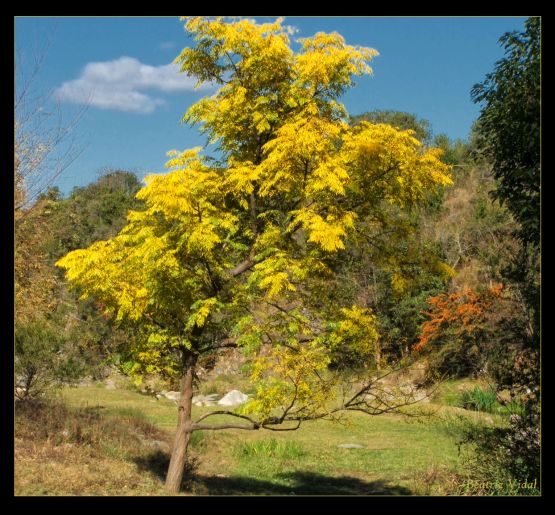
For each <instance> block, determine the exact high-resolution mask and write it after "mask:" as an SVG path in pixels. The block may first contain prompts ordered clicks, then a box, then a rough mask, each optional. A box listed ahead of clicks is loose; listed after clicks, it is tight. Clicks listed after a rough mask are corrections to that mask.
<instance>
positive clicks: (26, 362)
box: [15, 319, 84, 399]
mask: <svg viewBox="0 0 555 515" xmlns="http://www.w3.org/2000/svg"><path fill="white" fill-rule="evenodd" d="M83 373H84V369H83V367H82V364H81V363H80V360H79V358H78V356H77V355H76V354H75V353H74V352H72V350H71V348H70V345H69V342H68V341H67V340H66V338H65V337H64V336H63V335H62V334H61V332H60V330H59V328H56V327H55V326H54V324H52V323H51V322H50V321H48V320H44V319H39V320H34V321H31V322H29V323H28V324H25V325H22V324H16V326H15V395H16V397H18V398H21V399H22V398H26V397H40V396H43V395H45V394H46V393H47V392H48V391H49V390H51V389H52V388H53V387H55V386H56V385H57V384H59V383H64V382H65V383H71V382H73V381H75V380H77V379H78V378H79V377H80V376H82V374H83Z"/></svg>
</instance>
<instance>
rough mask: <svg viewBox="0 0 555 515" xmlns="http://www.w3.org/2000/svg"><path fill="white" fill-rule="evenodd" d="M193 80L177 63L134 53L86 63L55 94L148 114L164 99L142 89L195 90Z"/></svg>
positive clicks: (82, 102)
mask: <svg viewBox="0 0 555 515" xmlns="http://www.w3.org/2000/svg"><path fill="white" fill-rule="evenodd" d="M194 84H195V80H194V79H192V78H190V77H187V76H186V75H185V74H183V73H179V67H178V65H176V64H166V65H162V66H150V65H148V64H143V63H141V62H140V61H139V60H138V59H135V58H133V57H120V58H119V59H116V60H114V61H105V62H99V63H89V64H87V65H86V66H85V68H84V69H83V71H82V72H81V75H80V76H79V77H78V78H77V79H74V80H71V81H68V82H64V83H63V84H62V85H61V86H60V87H59V88H58V89H57V90H56V92H55V94H56V96H57V98H59V99H60V100H62V101H65V102H71V103H74V104H88V105H91V106H94V107H98V108H100V109H111V110H116V111H127V112H134V113H142V114H147V113H152V112H153V111H154V110H155V109H156V108H157V107H158V106H160V105H163V104H164V103H165V101H164V99H162V98H158V97H154V96H150V95H147V94H145V93H141V92H140V90H158V91H162V92H164V93H172V92H179V91H193V89H194ZM203 87H207V86H206V85H204V86H203Z"/></svg>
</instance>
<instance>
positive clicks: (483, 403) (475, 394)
mask: <svg viewBox="0 0 555 515" xmlns="http://www.w3.org/2000/svg"><path fill="white" fill-rule="evenodd" d="M461 407H462V408H464V409H469V410H474V411H484V412H486V413H498V412H499V408H500V404H499V403H498V402H497V395H496V393H495V391H494V390H493V389H491V388H488V389H486V390H482V388H480V387H479V386H476V387H474V388H473V389H472V390H466V391H464V392H463V393H462V395H461Z"/></svg>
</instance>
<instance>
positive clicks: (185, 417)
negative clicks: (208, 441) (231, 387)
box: [166, 353, 197, 493]
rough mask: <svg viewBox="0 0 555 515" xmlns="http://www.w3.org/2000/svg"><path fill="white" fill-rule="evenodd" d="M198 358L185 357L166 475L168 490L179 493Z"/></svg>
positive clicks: (189, 434)
mask: <svg viewBox="0 0 555 515" xmlns="http://www.w3.org/2000/svg"><path fill="white" fill-rule="evenodd" d="M196 361H197V358H196V356H195V355H194V354H190V353H188V354H186V355H185V356H184V359H183V376H182V378H181V399H180V400H179V419H178V422H177V432H176V434H175V440H174V443H173V449H172V455H171V459H170V466H169V468H168V475H167V476H166V490H168V491H169V492H173V493H177V492H179V490H180V488H181V481H182V479H183V472H184V471H185V464H186V462H187V447H188V446H189V440H190V438H191V433H190V432H189V431H188V430H189V429H190V427H191V405H192V398H193V373H194V370H195V364H196Z"/></svg>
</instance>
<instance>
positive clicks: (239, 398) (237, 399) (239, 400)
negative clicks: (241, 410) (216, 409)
mask: <svg viewBox="0 0 555 515" xmlns="http://www.w3.org/2000/svg"><path fill="white" fill-rule="evenodd" d="M248 399H249V396H248V395H245V394H244V393H242V392H240V391H239V390H231V391H230V392H228V393H226V394H225V395H224V396H223V397H222V398H221V399H220V400H219V401H218V405H219V406H239V405H241V404H244V403H245V402H247V401H248Z"/></svg>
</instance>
